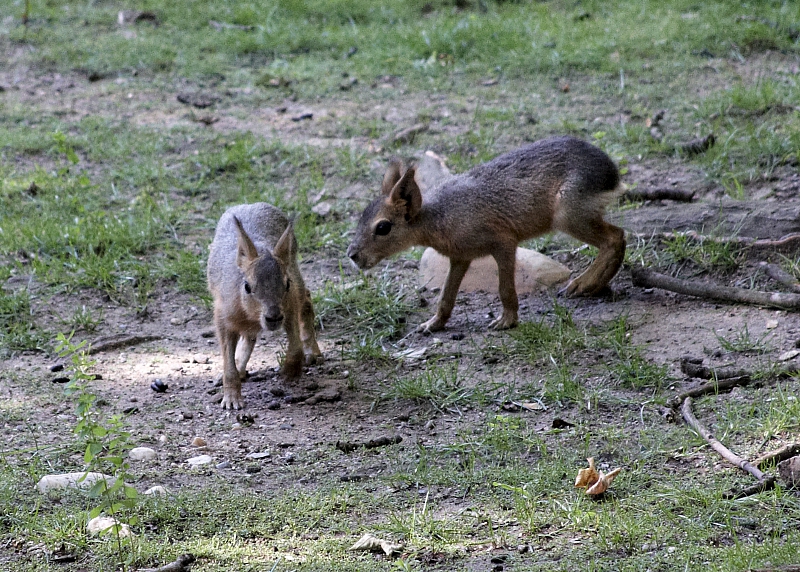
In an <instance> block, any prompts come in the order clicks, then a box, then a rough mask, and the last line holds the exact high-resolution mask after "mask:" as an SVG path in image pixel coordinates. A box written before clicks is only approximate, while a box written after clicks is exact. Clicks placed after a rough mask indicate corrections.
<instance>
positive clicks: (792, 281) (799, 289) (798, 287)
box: [759, 262, 800, 294]
mask: <svg viewBox="0 0 800 572" xmlns="http://www.w3.org/2000/svg"><path fill="white" fill-rule="evenodd" d="M759 266H761V268H763V269H764V272H765V273H766V274H767V276H769V277H770V278H772V279H773V280H774V281H775V282H778V283H779V284H783V285H784V286H786V287H787V288H789V290H791V291H792V292H794V293H795V294H800V282H798V281H797V279H796V278H795V277H794V276H792V275H791V274H789V273H788V272H786V271H785V270H784V269H783V268H781V267H780V266H778V265H777V264H772V263H770V262H761V263H760V264H759Z"/></svg>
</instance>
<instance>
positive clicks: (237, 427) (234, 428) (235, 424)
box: [231, 423, 242, 431]
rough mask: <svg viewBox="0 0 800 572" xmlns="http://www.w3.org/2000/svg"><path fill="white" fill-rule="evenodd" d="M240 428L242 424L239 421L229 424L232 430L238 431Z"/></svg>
mask: <svg viewBox="0 0 800 572" xmlns="http://www.w3.org/2000/svg"><path fill="white" fill-rule="evenodd" d="M241 428H242V424H241V423H234V424H233V425H231V430H233V431H238V430H239V429H241Z"/></svg>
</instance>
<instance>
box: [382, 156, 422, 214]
mask: <svg viewBox="0 0 800 572" xmlns="http://www.w3.org/2000/svg"><path fill="white" fill-rule="evenodd" d="M416 172H417V167H416V166H413V167H409V168H408V169H407V170H406V172H405V173H403V176H402V177H401V178H400V180H399V181H397V184H396V185H395V186H394V188H392V192H391V193H390V194H389V202H390V203H391V204H392V205H394V206H396V207H398V208H404V209H405V211H406V212H405V218H406V220H411V219H413V218H414V217H416V216H417V214H419V210H420V209H421V208H422V192H421V191H420V190H419V186H418V185H417V181H416V180H415V179H414V175H415V174H416ZM403 203H405V204H403Z"/></svg>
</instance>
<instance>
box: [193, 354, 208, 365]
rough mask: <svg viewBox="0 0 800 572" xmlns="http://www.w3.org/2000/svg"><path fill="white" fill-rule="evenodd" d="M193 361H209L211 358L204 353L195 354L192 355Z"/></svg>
mask: <svg viewBox="0 0 800 572" xmlns="http://www.w3.org/2000/svg"><path fill="white" fill-rule="evenodd" d="M192 362H193V363H208V362H209V359H208V356H205V355H203V354H195V355H194V356H193V357H192Z"/></svg>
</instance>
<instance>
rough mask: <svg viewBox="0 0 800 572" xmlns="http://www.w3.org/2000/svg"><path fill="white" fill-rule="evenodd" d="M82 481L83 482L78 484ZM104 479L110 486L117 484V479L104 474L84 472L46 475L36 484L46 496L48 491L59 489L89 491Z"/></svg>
mask: <svg viewBox="0 0 800 572" xmlns="http://www.w3.org/2000/svg"><path fill="white" fill-rule="evenodd" d="M84 475H86V478H83V477H84ZM80 479H83V480H82V481H81V482H78V481H79V480H80ZM103 479H105V480H106V482H107V483H108V486H112V485H113V484H114V483H115V482H116V479H115V478H114V477H112V476H109V475H104V474H103V473H85V472H83V471H78V472H76V473H62V474H59V475H45V476H44V477H42V478H41V479H39V482H38V483H36V490H38V491H39V492H40V493H41V494H45V493H47V492H48V491H54V490H59V489H89V488H91V487H92V486H93V485H94V484H95V483H96V482H99V481H101V480H103Z"/></svg>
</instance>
